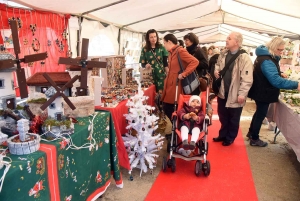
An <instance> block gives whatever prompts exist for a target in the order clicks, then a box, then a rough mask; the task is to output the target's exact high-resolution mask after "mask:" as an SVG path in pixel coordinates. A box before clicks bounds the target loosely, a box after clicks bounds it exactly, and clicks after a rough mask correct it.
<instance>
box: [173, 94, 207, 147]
mask: <svg viewBox="0 0 300 201" xmlns="http://www.w3.org/2000/svg"><path fill="white" fill-rule="evenodd" d="M200 105H201V99H200V97H199V96H195V95H194V96H191V97H190V99H189V101H188V103H187V102H185V103H183V107H182V108H181V110H179V112H178V114H177V115H178V118H179V121H180V123H179V128H180V132H181V139H182V146H183V149H185V150H188V149H190V150H194V149H195V144H196V141H197V139H198V138H199V135H200V131H201V130H202V129H203V128H202V127H203V121H204V118H205V116H204V114H203V112H202V110H201V108H200ZM189 133H191V134H192V137H191V141H190V143H188V134H189Z"/></svg>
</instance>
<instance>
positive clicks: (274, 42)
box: [266, 36, 285, 56]
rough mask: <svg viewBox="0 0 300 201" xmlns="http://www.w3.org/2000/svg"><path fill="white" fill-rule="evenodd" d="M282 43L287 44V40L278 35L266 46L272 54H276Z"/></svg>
mask: <svg viewBox="0 0 300 201" xmlns="http://www.w3.org/2000/svg"><path fill="white" fill-rule="evenodd" d="M280 45H285V41H284V40H283V38H281V37H279V36H276V37H274V38H272V40H270V41H269V42H268V43H267V44H266V47H267V48H268V50H269V52H270V54H271V55H273V56H275V51H276V50H277V48H278V47H279V46H280Z"/></svg>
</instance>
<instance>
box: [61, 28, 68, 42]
mask: <svg viewBox="0 0 300 201" xmlns="http://www.w3.org/2000/svg"><path fill="white" fill-rule="evenodd" d="M61 35H62V38H63V39H64V40H67V36H68V33H67V30H66V29H64V31H63V32H62V34H61Z"/></svg>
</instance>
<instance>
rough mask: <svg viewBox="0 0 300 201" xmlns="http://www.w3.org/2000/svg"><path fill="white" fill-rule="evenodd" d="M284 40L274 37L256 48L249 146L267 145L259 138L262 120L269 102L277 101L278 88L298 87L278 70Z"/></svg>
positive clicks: (299, 86) (298, 86)
mask: <svg viewBox="0 0 300 201" xmlns="http://www.w3.org/2000/svg"><path fill="white" fill-rule="evenodd" d="M284 46H285V41H284V40H283V39H282V38H281V37H274V38H273V39H272V40H271V41H270V42H268V43H267V44H266V46H264V45H261V46H259V47H257V48H256V55H257V58H256V60H255V62H254V71H253V85H252V87H251V89H250V91H249V94H248V97H249V98H252V99H253V100H254V101H255V104H256V111H255V113H254V115H253V117H252V121H251V125H250V128H249V132H248V134H247V137H249V138H250V145H251V146H258V147H265V146H267V145H268V143H267V142H264V141H262V140H260V139H259V131H260V128H261V124H262V121H263V120H264V118H265V117H266V114H267V111H268V107H269V104H270V103H274V102H277V101H278V96H279V93H280V89H298V90H299V91H300V84H299V82H296V81H291V80H287V79H284V78H286V77H287V76H286V75H285V74H283V73H281V72H280V67H279V60H280V58H281V57H280V56H281V54H282V51H283V50H284Z"/></svg>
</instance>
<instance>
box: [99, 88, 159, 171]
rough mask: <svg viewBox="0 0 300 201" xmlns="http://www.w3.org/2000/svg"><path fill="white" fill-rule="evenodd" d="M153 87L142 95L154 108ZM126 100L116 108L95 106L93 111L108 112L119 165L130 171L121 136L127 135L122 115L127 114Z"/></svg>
mask: <svg viewBox="0 0 300 201" xmlns="http://www.w3.org/2000/svg"><path fill="white" fill-rule="evenodd" d="M155 93H156V92H155V85H151V86H150V87H148V88H147V89H145V90H144V95H145V96H148V97H149V98H148V100H147V102H148V105H151V106H154V105H155V103H154V102H155ZM126 103H127V100H124V101H121V102H120V103H119V104H118V105H117V106H116V107H101V106H95V110H106V111H110V112H111V114H112V116H113V119H114V126H115V130H116V134H117V139H118V144H117V148H118V155H119V161H120V165H121V166H122V167H124V168H126V169H128V170H129V169H130V164H129V160H128V155H127V152H126V149H125V146H124V143H123V139H122V134H125V133H127V129H126V126H127V123H126V119H125V117H124V114H128V107H127V106H126Z"/></svg>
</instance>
